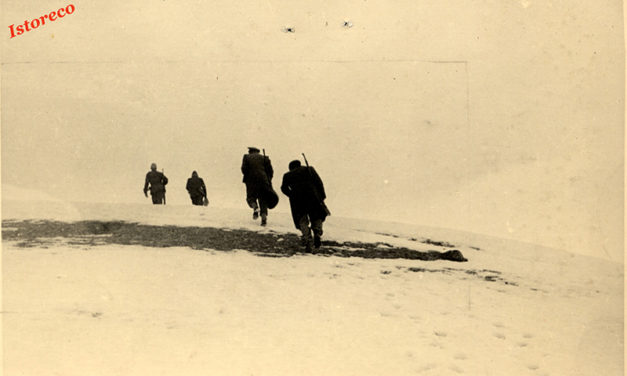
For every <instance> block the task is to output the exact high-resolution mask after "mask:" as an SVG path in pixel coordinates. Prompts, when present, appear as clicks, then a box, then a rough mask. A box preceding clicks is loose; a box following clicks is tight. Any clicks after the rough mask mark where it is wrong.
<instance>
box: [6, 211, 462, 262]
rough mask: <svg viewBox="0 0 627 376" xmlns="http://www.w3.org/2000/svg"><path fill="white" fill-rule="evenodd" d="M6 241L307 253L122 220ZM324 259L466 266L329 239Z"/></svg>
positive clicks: (22, 228) (273, 240)
mask: <svg viewBox="0 0 627 376" xmlns="http://www.w3.org/2000/svg"><path fill="white" fill-rule="evenodd" d="M2 224H3V231H2V234H3V239H4V240H6V241H16V242H17V243H16V245H17V246H19V247H23V248H29V247H38V248H45V247H47V245H51V244H53V243H54V242H53V241H51V239H52V238H59V237H60V238H67V243H68V244H73V245H79V246H80V245H83V246H95V245H103V244H121V245H142V246H147V247H189V248H193V249H200V250H202V249H214V250H218V251H231V250H234V249H242V250H248V251H250V252H253V253H255V254H256V255H259V256H266V257H287V256H292V255H293V254H294V253H296V252H302V250H303V247H302V246H301V244H300V239H299V237H298V236H297V235H296V234H284V233H276V232H272V231H270V232H265V233H259V232H255V231H250V230H244V229H223V228H214V227H179V226H151V225H142V224H138V223H130V222H122V221H109V222H104V221H80V222H72V223H67V222H58V221H8V220H7V221H3V222H2ZM316 253H317V254H319V255H322V256H337V257H362V258H379V259H410V260H424V261H432V260H449V261H458V262H461V261H467V260H466V259H465V258H464V256H463V255H462V253H461V252H460V251H458V250H455V249H453V250H448V251H446V252H438V251H427V252H420V251H416V250H413V249H409V248H405V247H394V246H392V245H390V244H388V243H381V242H378V243H361V242H342V243H340V242H337V241H333V240H326V241H323V242H322V247H321V248H320V249H319V250H317V251H316Z"/></svg>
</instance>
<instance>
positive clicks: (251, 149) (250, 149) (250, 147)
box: [248, 146, 260, 152]
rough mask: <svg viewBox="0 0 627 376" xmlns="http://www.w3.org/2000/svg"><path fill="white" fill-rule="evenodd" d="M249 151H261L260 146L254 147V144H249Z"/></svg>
mask: <svg viewBox="0 0 627 376" xmlns="http://www.w3.org/2000/svg"><path fill="white" fill-rule="evenodd" d="M248 151H257V152H258V151H260V150H259V149H258V148H256V147H254V146H249V147H248Z"/></svg>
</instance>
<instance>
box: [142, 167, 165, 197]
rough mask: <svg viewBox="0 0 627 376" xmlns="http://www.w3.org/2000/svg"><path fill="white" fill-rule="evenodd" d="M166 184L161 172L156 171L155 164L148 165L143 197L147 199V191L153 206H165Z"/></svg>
mask: <svg viewBox="0 0 627 376" xmlns="http://www.w3.org/2000/svg"><path fill="white" fill-rule="evenodd" d="M166 184H168V178H166V177H165V175H164V174H163V172H159V171H157V164H156V163H153V164H151V165H150V171H148V173H147V174H146V182H145V183H144V196H146V197H148V189H150V195H151V196H152V203H153V204H154V205H161V204H164V205H165V185H166Z"/></svg>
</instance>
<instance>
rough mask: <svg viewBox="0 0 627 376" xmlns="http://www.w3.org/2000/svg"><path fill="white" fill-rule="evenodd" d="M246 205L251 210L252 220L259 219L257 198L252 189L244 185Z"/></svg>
mask: <svg viewBox="0 0 627 376" xmlns="http://www.w3.org/2000/svg"><path fill="white" fill-rule="evenodd" d="M246 203H247V204H248V206H249V207H250V208H251V209H253V219H257V217H259V206H258V205H257V196H255V192H253V189H252V188H251V187H250V186H248V185H246Z"/></svg>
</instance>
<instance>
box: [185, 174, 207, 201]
mask: <svg viewBox="0 0 627 376" xmlns="http://www.w3.org/2000/svg"><path fill="white" fill-rule="evenodd" d="M185 189H187V192H188V193H189V197H190V198H191V199H192V204H193V205H204V202H203V201H204V200H206V199H207V187H205V182H204V181H203V180H202V178H200V177H198V173H197V172H196V171H193V172H192V177H191V178H189V179H187V185H186V186H185Z"/></svg>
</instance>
